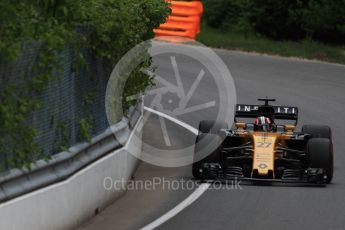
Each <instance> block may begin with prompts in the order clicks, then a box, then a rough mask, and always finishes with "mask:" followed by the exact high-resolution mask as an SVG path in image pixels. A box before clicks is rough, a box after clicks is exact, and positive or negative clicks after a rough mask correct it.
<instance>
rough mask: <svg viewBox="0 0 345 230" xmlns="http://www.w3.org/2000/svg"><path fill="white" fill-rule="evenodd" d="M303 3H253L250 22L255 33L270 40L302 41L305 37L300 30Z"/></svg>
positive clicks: (270, 0)
mask: <svg viewBox="0 0 345 230" xmlns="http://www.w3.org/2000/svg"><path fill="white" fill-rule="evenodd" d="M304 2H305V1H304ZM304 2H303V1H301V0H280V1H275V0H257V1H254V4H253V9H252V11H251V15H250V21H251V22H252V24H253V27H254V29H255V30H256V31H257V32H259V33H261V34H264V35H266V36H268V37H270V38H273V39H277V40H283V39H289V40H299V39H302V38H304V37H305V35H306V33H305V31H304V29H303V28H302V22H303V9H304V7H305V6H304V4H305V3H304Z"/></svg>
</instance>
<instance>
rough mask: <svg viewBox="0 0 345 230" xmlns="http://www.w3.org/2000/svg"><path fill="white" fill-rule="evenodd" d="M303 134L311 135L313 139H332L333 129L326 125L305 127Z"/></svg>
mask: <svg viewBox="0 0 345 230" xmlns="http://www.w3.org/2000/svg"><path fill="white" fill-rule="evenodd" d="M302 133H305V134H310V135H311V136H312V138H327V139H330V140H331V139H332V131H331V128H330V127H328V126H326V125H303V127H302Z"/></svg>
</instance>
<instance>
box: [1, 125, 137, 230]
mask: <svg viewBox="0 0 345 230" xmlns="http://www.w3.org/2000/svg"><path fill="white" fill-rule="evenodd" d="M141 121H142V120H141V119H139V121H138V122H137V124H136V125H138V124H139V123H140V122H141ZM134 130H135V129H134ZM139 136H140V135H139ZM141 144H142V143H141V138H138V136H137V135H135V136H134V135H132V134H131V135H130V136H129V138H128V141H127V143H126V144H125V145H124V147H122V148H120V149H118V150H116V151H114V152H112V153H110V154H108V155H106V156H105V157H103V158H101V159H99V160H97V161H95V162H93V163H92V164H91V165H89V166H87V167H85V168H84V169H82V170H80V171H79V172H77V173H76V174H74V175H73V176H71V177H69V178H68V179H66V180H64V181H62V182H59V183H56V184H53V185H50V186H47V187H45V188H42V189H39V190H36V191H34V192H31V193H28V194H26V195H23V196H20V197H18V198H15V199H12V200H10V201H7V202H5V203H2V204H0V229H6V230H9V229H15V230H17V229H18V230H20V229H34V230H40V229H49V230H50V229H72V228H73V227H75V226H77V225H78V224H80V223H82V222H83V221H85V220H87V219H88V218H90V217H92V216H94V215H95V212H96V210H99V211H100V210H102V209H104V208H105V207H106V206H107V205H108V204H110V203H112V202H113V201H115V200H116V199H117V198H118V197H119V196H121V195H122V194H123V193H124V192H125V191H124V190H122V189H119V190H116V189H110V190H109V189H105V187H104V179H105V178H107V177H111V178H112V180H121V179H124V180H127V179H129V178H130V177H131V176H132V173H133V172H134V170H135V167H136V165H137V163H138V159H137V158H135V157H134V156H133V155H132V154H135V155H140V152H141ZM129 151H130V152H131V153H132V154H130V153H129Z"/></svg>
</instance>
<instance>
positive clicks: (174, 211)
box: [141, 183, 211, 230]
mask: <svg viewBox="0 0 345 230" xmlns="http://www.w3.org/2000/svg"><path fill="white" fill-rule="evenodd" d="M210 185H211V184H209V183H205V184H201V185H200V186H199V187H198V188H197V189H196V190H195V191H194V192H193V193H192V194H190V195H189V196H188V197H187V198H186V199H185V200H184V201H182V202H181V203H179V204H178V205H176V206H175V208H173V209H171V210H170V211H169V212H167V213H165V214H164V215H163V216H161V217H159V218H158V219H157V220H155V221H153V222H152V223H151V224H149V225H146V226H145V227H143V228H141V230H151V229H155V228H157V227H158V226H160V225H161V224H163V223H165V222H166V221H168V220H169V219H171V218H172V217H174V216H176V215H177V214H178V213H179V212H181V211H182V210H183V209H185V208H186V207H188V206H189V205H191V204H192V203H193V202H194V201H196V200H197V199H198V198H199V197H200V196H201V195H202V194H203V193H204V192H206V191H207V189H208V188H209V187H210Z"/></svg>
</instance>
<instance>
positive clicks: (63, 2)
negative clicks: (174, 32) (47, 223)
mask: <svg viewBox="0 0 345 230" xmlns="http://www.w3.org/2000/svg"><path fill="white" fill-rule="evenodd" d="M0 11H1V14H0V60H1V61H2V62H6V63H9V64H10V63H13V62H14V61H15V60H17V59H18V57H20V55H21V53H22V51H23V49H24V47H25V46H26V45H27V44H39V55H38V56H37V57H36V60H35V61H34V64H33V65H30V66H28V68H29V70H28V71H27V72H30V73H32V75H31V76H23V78H22V79H21V80H20V82H19V80H17V81H15V80H13V79H12V80H11V79H8V78H6V76H0V89H1V92H0V102H1V104H0V120H1V122H0V136H1V139H0V154H1V155H2V157H0V158H3V159H5V160H6V161H7V163H8V164H9V165H10V166H12V167H22V166H26V167H28V168H29V167H30V162H32V161H34V160H36V159H37V158H39V157H42V156H44V155H42V154H41V151H40V150H39V149H38V148H37V145H36V143H35V141H34V140H35V136H36V131H35V127H32V126H31V124H30V122H29V121H28V117H29V115H30V114H31V113H32V112H33V111H35V110H37V109H38V108H39V107H40V106H42V105H41V104H40V101H39V99H38V98H39V95H40V93H41V92H42V91H43V90H44V89H45V88H46V86H47V84H48V83H49V82H50V81H52V80H54V75H53V72H54V70H56V69H59V63H60V59H59V55H58V54H59V53H61V52H62V51H63V50H64V49H65V48H66V47H71V48H72V49H73V53H74V60H73V64H74V66H75V69H74V70H73V71H78V69H80V68H87V66H85V64H86V62H85V58H84V56H83V51H84V50H86V49H87V50H90V52H92V53H93V54H95V55H96V56H97V57H100V58H103V59H105V60H106V61H107V62H109V63H110V65H112V66H114V65H115V64H116V63H117V61H118V60H119V59H120V58H121V56H122V55H123V54H125V53H126V52H127V51H128V50H129V49H130V48H132V47H133V46H135V45H136V44H138V43H140V42H142V41H145V40H147V39H149V38H151V37H152V36H153V32H152V31H153V29H154V28H155V27H158V26H159V24H160V23H162V22H164V21H165V18H166V17H167V16H168V14H169V8H168V4H167V3H165V1H162V0H83V1H75V0H49V1H48V0H1V2H0ZM81 30H82V31H86V33H80V31H81ZM150 64H151V63H150V62H147V63H143V64H142V67H148V66H149V65H150ZM138 75H140V76H141V77H138ZM133 76H134V77H133V78H135V80H134V82H135V83H136V84H130V85H129V86H128V87H127V88H126V89H125V93H126V92H131V93H133V92H135V93H140V92H142V91H144V90H145V88H146V87H147V86H148V85H150V84H151V81H152V79H150V77H149V76H146V75H145V74H143V73H140V74H139V73H134V74H133ZM134 86H135V89H133V88H131V87H134ZM79 125H80V126H81V127H83V130H84V131H85V134H84V135H85V137H87V139H89V138H90V137H89V136H88V135H87V133H86V132H87V130H89V129H90V128H91V127H90V126H89V124H88V123H87V120H82V122H81V123H80V124H79Z"/></svg>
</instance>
